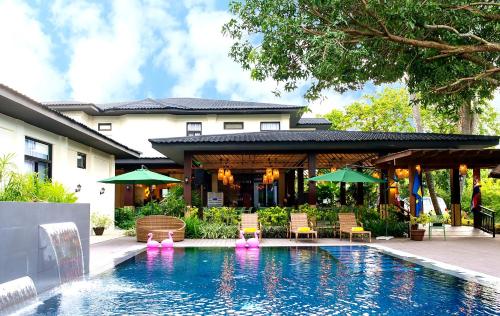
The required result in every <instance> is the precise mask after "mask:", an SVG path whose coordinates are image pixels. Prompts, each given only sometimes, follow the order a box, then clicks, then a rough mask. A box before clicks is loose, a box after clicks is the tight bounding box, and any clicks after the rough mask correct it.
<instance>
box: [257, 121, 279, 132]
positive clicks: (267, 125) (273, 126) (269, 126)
mask: <svg viewBox="0 0 500 316" xmlns="http://www.w3.org/2000/svg"><path fill="white" fill-rule="evenodd" d="M260 130H261V131H279V130H280V122H260Z"/></svg>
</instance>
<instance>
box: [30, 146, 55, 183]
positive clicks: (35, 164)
mask: <svg viewBox="0 0 500 316" xmlns="http://www.w3.org/2000/svg"><path fill="white" fill-rule="evenodd" d="M24 168H25V171H26V172H36V173H38V176H39V177H40V178H42V179H45V178H47V177H48V178H50V177H51V176H52V145H50V144H48V143H44V142H41V141H39V140H36V139H33V138H29V137H26V138H25V140H24Z"/></svg>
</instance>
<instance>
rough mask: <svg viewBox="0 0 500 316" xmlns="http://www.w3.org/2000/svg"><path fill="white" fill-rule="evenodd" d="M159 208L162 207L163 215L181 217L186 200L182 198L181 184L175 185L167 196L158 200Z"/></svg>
mask: <svg viewBox="0 0 500 316" xmlns="http://www.w3.org/2000/svg"><path fill="white" fill-rule="evenodd" d="M159 206H160V208H161V209H162V211H163V213H162V214H164V215H169V216H175V217H182V216H184V212H185V210H186V202H184V198H183V188H182V187H181V186H175V187H173V188H172V189H170V192H169V193H168V195H167V197H165V198H164V199H163V200H162V201H161V202H160V205H159Z"/></svg>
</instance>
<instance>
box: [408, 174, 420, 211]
mask: <svg viewBox="0 0 500 316" xmlns="http://www.w3.org/2000/svg"><path fill="white" fill-rule="evenodd" d="M408 171H409V172H410V178H409V180H410V183H409V184H408V191H410V192H409V193H410V198H409V200H410V214H411V216H415V215H416V212H417V204H416V199H415V196H414V195H413V183H414V182H415V175H416V171H415V165H409V166H408ZM422 212H423V210H422Z"/></svg>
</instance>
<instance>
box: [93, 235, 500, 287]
mask: <svg viewBox="0 0 500 316" xmlns="http://www.w3.org/2000/svg"><path fill="white" fill-rule="evenodd" d="M235 241H236V239H186V240H184V241H182V242H177V243H175V247H234V243H235ZM349 245H369V246H373V247H375V248H377V249H381V250H382V251H385V252H388V253H390V254H392V255H394V256H397V257H401V258H404V259H406V260H410V261H414V262H417V263H419V264H423V265H429V266H432V267H433V268H438V269H440V270H443V271H444V272H448V270H450V271H455V273H452V274H455V275H457V276H459V277H463V278H467V277H464V275H472V274H474V275H475V278H480V279H483V280H486V281H488V280H489V281H488V282H490V281H491V282H490V283H492V284H496V285H495V286H497V285H500V269H499V268H498V266H497V265H496V263H497V262H500V251H499V250H500V239H498V238H491V237H484V238H478V237H469V238H468V237H456V238H448V239H447V240H446V241H444V240H440V239H433V240H424V241H421V242H416V241H411V240H409V239H403V238H397V239H392V240H389V241H384V240H373V242H372V243H363V242H352V243H349V241H348V240H347V241H345V240H342V241H340V240H339V239H331V238H320V239H318V240H317V241H316V242H312V241H309V240H299V241H298V242H295V240H292V241H290V240H288V239H263V240H262V242H261V246H262V247H303V246H349ZM145 248H146V244H145V243H138V242H136V240H135V237H119V238H115V239H109V240H105V241H102V242H99V243H95V244H92V245H91V246H90V274H91V275H95V274H99V273H101V272H103V271H106V270H109V269H111V268H113V267H114V266H115V265H117V264H119V263H121V262H123V261H125V260H127V259H128V258H131V257H133V256H135V255H136V254H138V253H140V252H142V251H144V249H145Z"/></svg>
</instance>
